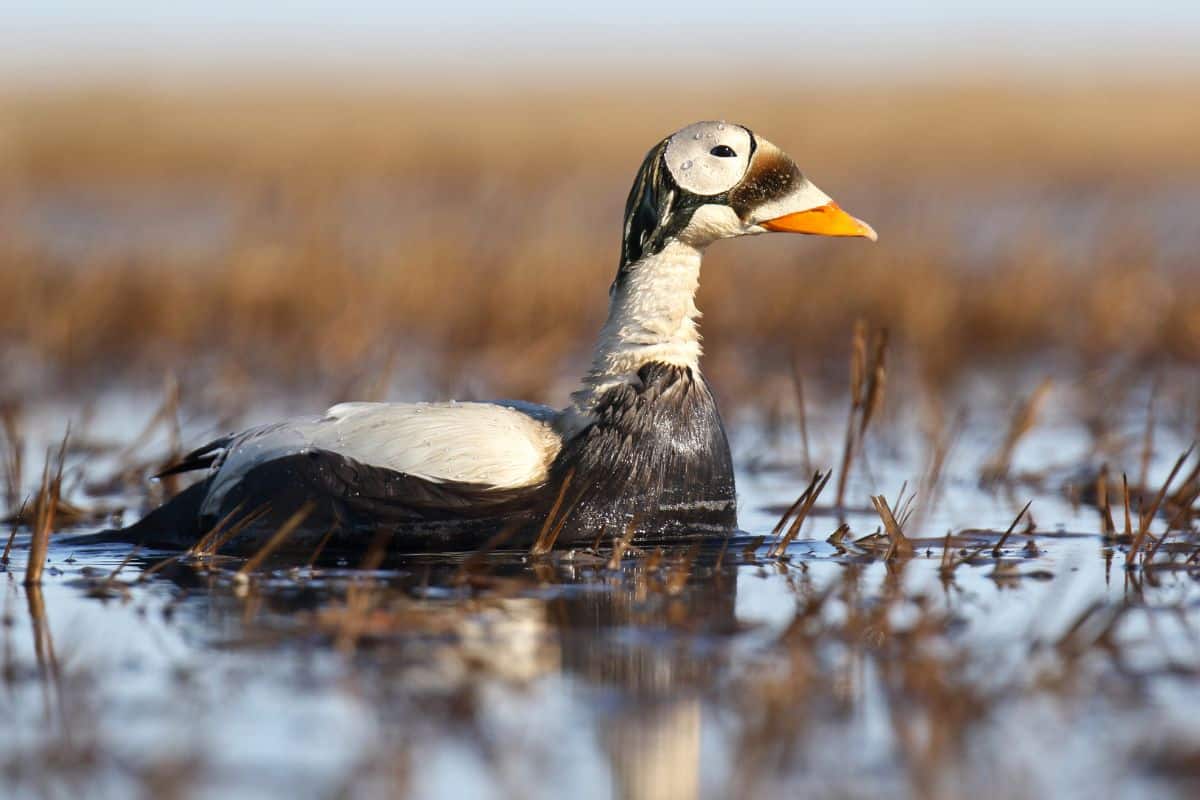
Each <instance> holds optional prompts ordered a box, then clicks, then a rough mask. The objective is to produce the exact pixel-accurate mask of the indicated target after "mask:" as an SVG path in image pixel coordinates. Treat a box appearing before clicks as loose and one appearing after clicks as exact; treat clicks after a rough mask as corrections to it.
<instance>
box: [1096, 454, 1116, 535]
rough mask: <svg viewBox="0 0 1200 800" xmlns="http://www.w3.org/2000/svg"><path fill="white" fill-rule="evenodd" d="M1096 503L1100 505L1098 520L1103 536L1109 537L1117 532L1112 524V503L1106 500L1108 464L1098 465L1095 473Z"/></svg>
mask: <svg viewBox="0 0 1200 800" xmlns="http://www.w3.org/2000/svg"><path fill="white" fill-rule="evenodd" d="M1096 503H1097V505H1099V506H1100V522H1101V524H1102V525H1103V526H1104V538H1106V539H1110V538H1112V537H1113V536H1115V535H1116V533H1117V526H1116V525H1115V524H1113V516H1112V504H1111V503H1110V502H1109V500H1108V464H1104V465H1103V466H1102V467H1100V472H1099V474H1097V475H1096Z"/></svg>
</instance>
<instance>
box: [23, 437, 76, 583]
mask: <svg viewBox="0 0 1200 800" xmlns="http://www.w3.org/2000/svg"><path fill="white" fill-rule="evenodd" d="M70 436H71V432H70V429H68V430H67V433H66V434H64V435H63V439H62V444H60V445H59V448H58V453H57V454H55V452H54V451H53V450H51V451H48V452H47V453H46V462H45V464H44V466H43V467H42V483H41V486H40V488H39V489H38V493H37V497H36V498H35V499H34V503H33V522H32V532H31V536H30V540H29V562H28V563H27V564H26V565H25V585H26V586H34V585H38V584H41V582H42V570H43V569H45V566H46V551H47V549H48V548H49V545H50V532H51V531H53V530H54V521H55V515H56V514H57V513H58V511H59V508H60V507H61V498H62V482H63V469H64V467H65V465H66V460H67V440H68V439H69V438H70ZM51 464H53V465H54V468H53V470H51Z"/></svg>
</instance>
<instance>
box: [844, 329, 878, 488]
mask: <svg viewBox="0 0 1200 800" xmlns="http://www.w3.org/2000/svg"><path fill="white" fill-rule="evenodd" d="M867 337H868V329H867V323H866V322H865V321H864V320H861V319H860V320H858V321H857V322H855V324H854V336H853V339H852V346H851V353H850V411H849V414H848V416H847V419H846V437H845V440H844V442H843V444H842V468H841V471H840V472H839V473H838V485H837V497H836V498H835V499H834V505H835V506H836V507H838V508H843V507H844V506H843V503H844V501H845V498H846V483H847V482H848V480H849V477H850V470H851V467H852V466H853V463H854V457H855V456H856V455H857V454H858V452H859V450H860V448H861V447H862V441H863V437H864V436H866V433H867V426H868V425H870V424H871V419H872V418H873V417H874V416H875V414H876V412H877V411H878V410H879V407H880V405H882V403H883V393H884V386H885V385H886V382H887V365H886V354H887V341H888V334H887V329H886V328H885V329H883V330H880V331H879V332H877V333H876V334H875V336H874V340H873V346H872V347H871V348H870V351H869V355H868V346H867Z"/></svg>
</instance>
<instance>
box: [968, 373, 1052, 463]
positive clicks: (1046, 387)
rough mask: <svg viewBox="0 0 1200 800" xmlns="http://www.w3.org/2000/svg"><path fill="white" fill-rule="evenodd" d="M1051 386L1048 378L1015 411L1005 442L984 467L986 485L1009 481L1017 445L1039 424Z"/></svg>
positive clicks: (1005, 435)
mask: <svg viewBox="0 0 1200 800" xmlns="http://www.w3.org/2000/svg"><path fill="white" fill-rule="evenodd" d="M1051 386H1053V382H1052V381H1051V380H1050V379H1049V378H1046V379H1045V380H1043V381H1042V382H1041V383H1040V384H1038V387H1037V388H1036V389H1034V390H1033V394H1031V395H1030V396H1029V397H1028V398H1026V399H1025V401H1024V402H1023V403H1021V404H1019V405H1018V406H1017V408H1016V409H1015V410H1014V411H1013V416H1012V420H1011V421H1010V422H1009V425H1008V431H1007V432H1006V433H1005V434H1004V441H1003V442H1001V444H1000V447H999V448H998V449H997V450H996V453H995V454H994V455H993V456H992V457H991V458H990V459H988V461H987V463H986V464H985V465H984V467H983V473H982V478H983V481H984V483H996V482H1000V481H1004V480H1007V479H1008V476H1009V472H1010V471H1011V469H1012V459H1013V454H1014V453H1015V452H1016V449H1017V445H1018V444H1019V443H1020V441H1021V439H1022V438H1024V437H1025V434H1027V433H1029V431H1031V430H1032V429H1033V427H1034V425H1036V424H1037V420H1038V414H1039V412H1040V411H1041V407H1042V404H1043V402H1044V401H1045V399H1046V396H1047V395H1048V394H1049V393H1050V388H1051Z"/></svg>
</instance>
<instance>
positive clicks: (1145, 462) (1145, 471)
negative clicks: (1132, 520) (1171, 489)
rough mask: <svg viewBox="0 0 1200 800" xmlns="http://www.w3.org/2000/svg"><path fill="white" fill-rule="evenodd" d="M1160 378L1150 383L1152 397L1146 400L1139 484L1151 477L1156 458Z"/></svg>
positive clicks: (1144, 482) (1141, 484)
mask: <svg viewBox="0 0 1200 800" xmlns="http://www.w3.org/2000/svg"><path fill="white" fill-rule="evenodd" d="M1158 384H1159V380H1158V378H1157V377H1155V379H1154V381H1153V382H1152V383H1151V384H1150V397H1149V399H1148V400H1147V401H1146V427H1145V429H1144V430H1143V431H1142V460H1141V471H1140V472H1139V473H1138V486H1145V485H1146V482H1147V481H1148V480H1149V477H1150V461H1151V460H1152V459H1153V458H1154V400H1155V398H1156V397H1158Z"/></svg>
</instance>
